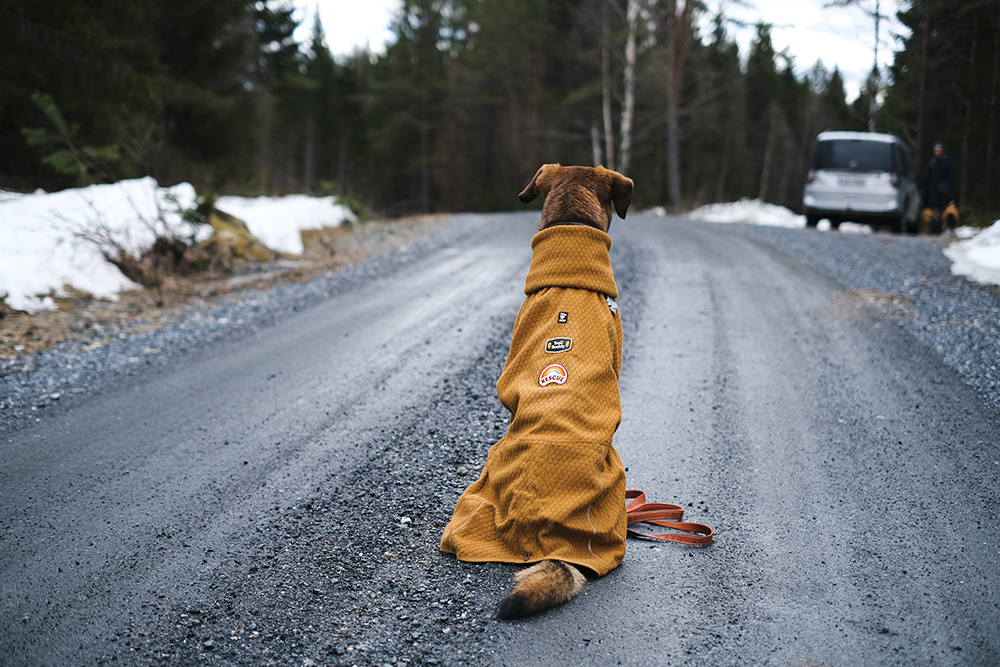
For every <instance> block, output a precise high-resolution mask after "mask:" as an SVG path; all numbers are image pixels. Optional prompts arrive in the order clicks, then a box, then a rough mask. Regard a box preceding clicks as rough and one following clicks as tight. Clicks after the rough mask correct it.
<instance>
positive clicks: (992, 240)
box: [944, 220, 1000, 285]
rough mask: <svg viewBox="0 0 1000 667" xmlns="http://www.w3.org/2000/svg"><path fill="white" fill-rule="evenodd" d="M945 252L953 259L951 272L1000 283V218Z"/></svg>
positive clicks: (977, 280)
mask: <svg viewBox="0 0 1000 667" xmlns="http://www.w3.org/2000/svg"><path fill="white" fill-rule="evenodd" d="M959 230H968V228H966V227H960V228H959ZM944 254H945V256H946V257H947V258H948V259H950V260H951V262H952V264H951V272H952V273H953V274H955V275H956V276H966V277H967V278H970V279H972V280H975V281H976V282H979V283H985V284H990V285H1000V220H997V221H996V222H994V223H993V224H992V225H991V226H990V227H987V228H986V229H984V230H983V231H981V232H979V233H978V234H976V235H975V236H972V237H971V238H967V239H965V240H963V241H957V242H955V243H952V244H951V245H950V246H948V247H947V248H945V249H944Z"/></svg>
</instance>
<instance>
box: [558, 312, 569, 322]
mask: <svg viewBox="0 0 1000 667" xmlns="http://www.w3.org/2000/svg"><path fill="white" fill-rule="evenodd" d="M568 321H569V313H559V324H566V322H568Z"/></svg>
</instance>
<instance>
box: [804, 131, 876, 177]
mask: <svg viewBox="0 0 1000 667" xmlns="http://www.w3.org/2000/svg"><path fill="white" fill-rule="evenodd" d="M813 167H814V168H815V169H850V170H853V171H892V169H893V167H894V165H893V159H892V144H889V143H885V142H882V141H864V140H861V139H831V140H827V141H821V142H819V143H818V144H816V151H815V152H814V153H813Z"/></svg>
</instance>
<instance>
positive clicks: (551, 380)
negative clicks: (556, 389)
mask: <svg viewBox="0 0 1000 667" xmlns="http://www.w3.org/2000/svg"><path fill="white" fill-rule="evenodd" d="M538 384H540V385H541V386H543V387H544V386H546V385H549V384H566V367H565V366H563V365H562V364H549V365H548V366H546V367H545V370H544V371H542V374H541V375H540V376H539V377H538Z"/></svg>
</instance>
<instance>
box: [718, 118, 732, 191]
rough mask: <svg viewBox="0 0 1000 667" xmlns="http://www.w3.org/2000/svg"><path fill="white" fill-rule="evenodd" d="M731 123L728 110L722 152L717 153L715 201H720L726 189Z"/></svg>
mask: <svg viewBox="0 0 1000 667" xmlns="http://www.w3.org/2000/svg"><path fill="white" fill-rule="evenodd" d="M732 125H733V114H732V112H728V113H727V114H726V129H725V134H724V135H723V137H722V154H721V155H719V166H718V172H719V173H718V174H717V177H716V181H715V201H716V202H721V201H722V197H723V195H724V194H725V191H726V171H727V170H726V165H727V164H728V160H729V146H730V144H731V143H732V142H731V141H730V137H732V135H733V130H732Z"/></svg>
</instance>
